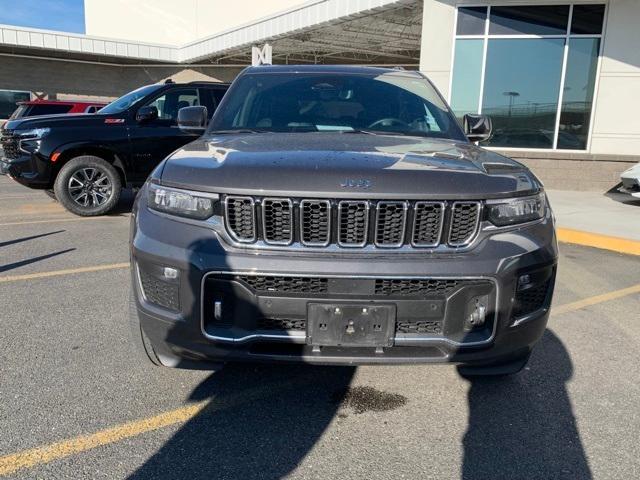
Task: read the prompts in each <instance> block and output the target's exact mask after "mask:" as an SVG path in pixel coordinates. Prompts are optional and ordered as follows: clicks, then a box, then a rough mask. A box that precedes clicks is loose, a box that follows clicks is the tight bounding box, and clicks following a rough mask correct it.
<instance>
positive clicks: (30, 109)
mask: <svg viewBox="0 0 640 480" xmlns="http://www.w3.org/2000/svg"><path fill="white" fill-rule="evenodd" d="M105 105H106V103H101V102H75V101H66V102H63V101H58V100H30V101H28V102H19V103H18V108H16V110H15V111H14V112H13V114H11V117H9V120H15V119H17V118H23V117H35V116H36V115H55V114H60V113H96V112H97V111H98V110H100V109H101V108H102V107H104V106H105Z"/></svg>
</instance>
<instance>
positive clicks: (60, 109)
mask: <svg viewBox="0 0 640 480" xmlns="http://www.w3.org/2000/svg"><path fill="white" fill-rule="evenodd" d="M69 110H71V105H46V104H45V105H32V106H31V109H30V110H29V112H28V113H27V116H29V117H34V116H36V115H56V114H60V113H69Z"/></svg>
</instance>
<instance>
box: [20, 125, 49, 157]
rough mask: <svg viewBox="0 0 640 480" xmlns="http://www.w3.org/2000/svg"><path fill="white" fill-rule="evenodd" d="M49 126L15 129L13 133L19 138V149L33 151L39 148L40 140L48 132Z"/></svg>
mask: <svg viewBox="0 0 640 480" xmlns="http://www.w3.org/2000/svg"><path fill="white" fill-rule="evenodd" d="M50 131H51V129H50V128H33V129H31V130H17V131H16V132H15V134H16V135H17V136H18V137H19V138H20V145H19V147H20V150H22V151H23V152H26V153H35V152H37V151H38V150H40V144H41V143H42V142H41V140H42V139H43V138H44V137H45V136H47V135H48V134H49V132H50Z"/></svg>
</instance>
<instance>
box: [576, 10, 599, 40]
mask: <svg viewBox="0 0 640 480" xmlns="http://www.w3.org/2000/svg"><path fill="white" fill-rule="evenodd" d="M603 20H604V5H574V7H573V17H572V19H571V33H575V34H582V35H584V34H600V33H602V22H603Z"/></svg>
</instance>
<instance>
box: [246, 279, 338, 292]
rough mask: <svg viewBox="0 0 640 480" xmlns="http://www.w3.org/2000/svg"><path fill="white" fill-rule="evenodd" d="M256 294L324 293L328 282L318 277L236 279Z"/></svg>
mask: <svg viewBox="0 0 640 480" xmlns="http://www.w3.org/2000/svg"><path fill="white" fill-rule="evenodd" d="M237 278H238V280H240V281H241V282H243V283H246V284H247V285H249V287H251V288H252V289H253V290H255V291H256V292H279V293H326V292H327V290H328V280H327V279H326V278H320V277H281V276H267V275H242V276H238V277H237Z"/></svg>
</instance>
